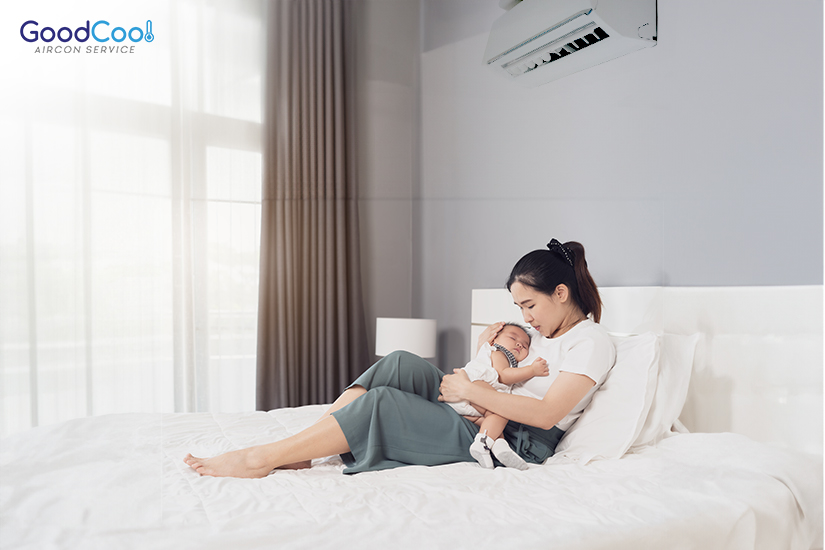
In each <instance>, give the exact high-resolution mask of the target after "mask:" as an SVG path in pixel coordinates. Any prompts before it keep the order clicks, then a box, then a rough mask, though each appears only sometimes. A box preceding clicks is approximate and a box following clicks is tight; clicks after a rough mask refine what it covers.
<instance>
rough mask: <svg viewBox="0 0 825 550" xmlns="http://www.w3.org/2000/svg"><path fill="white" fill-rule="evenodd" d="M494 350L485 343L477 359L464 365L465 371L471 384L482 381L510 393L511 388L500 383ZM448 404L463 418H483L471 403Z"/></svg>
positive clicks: (497, 389)
mask: <svg viewBox="0 0 825 550" xmlns="http://www.w3.org/2000/svg"><path fill="white" fill-rule="evenodd" d="M494 349H495V348H494V347H493V346H491V345H490V344H489V343H488V342H485V343H484V345H482V346H481V349H480V350H478V355H476V358H475V359H473V360H472V361H470V362H469V363H467V364H466V365H464V371H465V372H466V373H467V376H469V377H470V382H475V381H476V380H482V381H484V382H487V383H488V384H490V385H491V386H493V388H495V390H496V391H500V392H503V393H510V386H508V385H507V384H502V383H501V382H499V380H498V372H497V371H496V369H494V368H493V358H492V354H493V350H494ZM508 359H509V357H508ZM447 404H448V405H449V406H451V407H452V408H453V409H454V410H455V412H457V413H458V414H460V415H462V416H481V413H480V412H478V411H477V410H476V408H475V407H473V406H472V405H470V402H469V401H458V402H456V403H447Z"/></svg>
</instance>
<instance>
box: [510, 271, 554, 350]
mask: <svg viewBox="0 0 825 550" xmlns="http://www.w3.org/2000/svg"><path fill="white" fill-rule="evenodd" d="M510 294H511V295H512V296H513V302H515V304H516V305H517V306H518V307H519V308H520V309H521V315H522V317H524V322H525V323H527V324H529V325H530V326H532V327H533V328H534V329H536V330H537V331H539V334H541V335H542V336H544V337H546V338H550V336H552V334H553V333H554V332H556V330H557V329H558V328H559V327H560V326H561V323H562V321H563V320H564V316H565V313H566V312H565V310H564V308H563V307H561V304H560V301H559V299H558V298H557V297H556V296H555V295H553V296H549V295H547V294H544V293H543V292H539V291H537V290H534V289H532V288H530V287H529V286H525V285H523V284H521V283H513V284H512V285H511V286H510Z"/></svg>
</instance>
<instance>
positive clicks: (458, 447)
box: [332, 351, 564, 474]
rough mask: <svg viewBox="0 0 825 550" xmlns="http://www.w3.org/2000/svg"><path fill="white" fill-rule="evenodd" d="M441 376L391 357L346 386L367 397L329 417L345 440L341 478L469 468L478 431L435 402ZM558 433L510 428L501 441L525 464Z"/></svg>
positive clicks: (410, 358)
mask: <svg viewBox="0 0 825 550" xmlns="http://www.w3.org/2000/svg"><path fill="white" fill-rule="evenodd" d="M443 376H444V373H442V372H441V371H440V370H439V369H438V368H437V367H435V366H434V365H432V364H431V363H429V362H427V361H425V360H424V359H421V358H420V357H418V356H417V355H413V354H412V353H408V352H405V351H396V352H393V353H391V354H389V355H387V356H386V357H384V358H382V359H381V360H379V361H378V362H377V363H375V364H374V365H373V366H372V367H370V368H369V369H368V370H367V371H366V372H364V374H362V375H361V376H359V377H358V379H357V380H355V382H353V383H352V385H351V386H350V387H352V386H361V387H363V388H365V389H366V390H367V393H366V394H364V395H363V396H361V397H359V398H358V399H356V400H355V401H353V402H352V403H350V404H349V405H347V406H346V407H343V408H341V409H340V410H338V411H336V412H334V413H332V416H334V417H335V419H336V420H337V421H338V424H339V425H340V426H341V430H342V431H343V432H344V436H345V437H346V438H347V443H348V444H349V448H350V452H349V453H346V454H344V455H342V458H343V460H344V464H346V466H347V468H346V469H345V470H344V473H345V474H355V473H359V472H368V471H374V470H386V469H389V468H397V467H398V466H408V465H411V464H419V465H423V466H436V465H439V464H449V463H451V462H472V461H474V459H473V457H472V456H470V452H469V448H470V444H472V442H473V439H474V438H475V435H476V434H477V433H478V427H477V426H476V425H475V424H473V423H472V422H470V421H469V420H467V419H465V418H464V417H462V416H460V415H459V414H457V413H456V412H455V411H454V410H453V409H452V408H451V407H450V406H449V405H446V404H444V403H441V402H440V401H438V396H439V391H438V388H439V386H440V384H441V378H442V377H443ZM562 435H564V432H563V431H561V430H559V429H558V428H553V429H551V430H542V429H539V428H533V427H532V426H526V425H523V424H519V423H517V422H510V423H509V424H508V425H507V428H506V429H505V431H504V437H505V439H507V441H508V443H510V446H511V447H512V448H513V450H515V451H516V452H517V453H519V455H521V456H522V458H524V459H525V460H526V461H527V462H531V463H534V464H539V463H541V462H543V461H544V460H545V459H546V458H547V457H549V456H552V454H553V450H554V449H555V447H556V444H557V443H558V441H559V440H560V439H561V436H562Z"/></svg>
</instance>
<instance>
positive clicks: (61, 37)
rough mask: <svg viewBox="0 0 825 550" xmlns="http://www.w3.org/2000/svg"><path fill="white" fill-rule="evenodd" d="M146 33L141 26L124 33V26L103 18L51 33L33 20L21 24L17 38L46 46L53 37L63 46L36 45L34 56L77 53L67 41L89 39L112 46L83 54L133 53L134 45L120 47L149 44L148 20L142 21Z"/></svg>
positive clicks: (74, 47) (77, 50) (105, 46)
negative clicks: (42, 43)
mask: <svg viewBox="0 0 825 550" xmlns="http://www.w3.org/2000/svg"><path fill="white" fill-rule="evenodd" d="M145 28H146V30H145V31H144V28H143V27H142V26H141V27H132V28H130V29H129V30H128V31H127V30H126V29H125V28H124V27H114V28H112V26H111V25H110V24H109V22H108V21H104V20H103V19H101V20H99V21H96V22H95V23H93V24H92V23H90V22H89V21H88V20H87V21H86V25H84V26H81V27H77V28H76V29H74V30H72V29H71V28H70V27H60V28H58V29H57V30H54V27H42V28H41V27H40V24H39V23H38V22H37V21H34V20H29V21H26V22H25V23H23V25H22V26H21V27H20V36H21V37H22V38H23V40H25V41H26V42H31V43H37V42H46V43H48V44H50V43H51V42H54V40H55V38H56V39H57V40H58V42H62V43H63V44H65V45H59V44H57V45H54V46H52V45H48V46H47V45H40V44H38V45H37V47H36V48H35V50H34V53H80V52H81V51H82V47H81V46H77V45H73V44H69V42H71V41H74V42H87V41H88V40H89V38H91V39H92V40H94V41H96V42H99V43H105V42H109V41H111V42H114V43H115V44H111V43H110V44H106V45H94V46H91V45H89V46H86V53H135V46H134V44H121V43H122V42H125V41H126V39H127V38H128V39H129V42H132V43H138V42H144V41H145V42H151V41H153V40H154V39H155V35H154V34H152V21H151V20H150V19H147V20H146V27H145Z"/></svg>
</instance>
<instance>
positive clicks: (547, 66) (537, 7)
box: [484, 0, 656, 87]
mask: <svg viewBox="0 0 825 550" xmlns="http://www.w3.org/2000/svg"><path fill="white" fill-rule="evenodd" d="M622 1H623V2H624V6H625V7H626V8H635V10H634V9H628V10H627V13H626V12H625V11H621V10H616V9H611V10H608V9H602V11H601V12H600V11H599V8H601V7H602V4H605V5H608V6H609V5H611V4H610V0H600V2H599V3H597V4H596V3H595V2H594V4H596V6H595V7H593V8H590V7H589V5H588V3H587V2H573V1H567V2H565V1H563V0H562V1H561V2H559V3H555V2H554V0H524V1H523V2H521V4H519V5H517V6H516V7H514V8H513V9H512V10H511V12H516V10H517V9H518V8H521V7H529V8H530V9H529V10H522V11H521V12H516V15H518V17H510V18H509V19H508V18H505V17H502V18H501V19H500V20H499V21H497V22H496V23H499V22H500V21H502V20H504V21H505V22H506V23H507V24H506V25H504V24H502V25H499V26H498V27H497V26H496V25H494V27H493V31H492V32H491V33H490V39H489V40H488V43H487V49H486V51H485V61H484V62H485V64H486V65H487V66H488V67H490V68H491V69H492V70H494V71H496V72H498V73H500V74H501V75H502V76H503V77H504V78H507V79H509V80H511V81H513V82H517V83H518V84H520V85H522V86H525V87H533V86H538V85H540V84H544V83H546V82H550V81H552V80H557V79H559V78H562V77H564V76H567V75H569V74H572V73H575V72H578V71H581V70H584V69H586V68H588V67H592V66H594V65H598V64H600V63H604V62H605V61H609V60H611V59H615V58H617V57H620V56H623V55H626V54H628V53H631V52H634V51H637V50H640V49H643V48H648V47H651V46H654V45H655V44H656V39H655V26H656V25H655V23H656V21H655V0H654V3H653V4H652V19H651V14H650V11H651V4H650V3H649V0H638V1H637V0H622ZM642 1H644V2H647V3H645V4H643V3H642ZM574 8H582V9H580V10H579V11H573V12H571V11H570V10H571V9H574ZM602 13H606V14H608V15H610V16H611V18H612V20H615V22H616V23H617V24H618V25H619V27H616V26H614V25H613V24H611V23H612V21H611V20H606V19H605V17H602ZM619 14H620V15H619ZM551 17H553V18H552V19H551ZM651 20H652V21H653V24H652V25H651V24H650V23H649V21H651ZM519 22H520V23H521V27H519V25H518V24H517V23H519ZM637 23H638V25H639V27H638V28H633V25H634V24H637ZM501 29H506V32H503V31H502V30H501ZM519 29H520V30H519ZM651 30H652V31H653V32H651Z"/></svg>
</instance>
